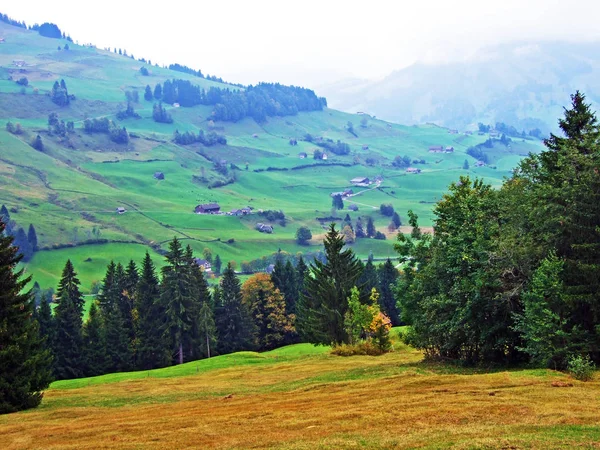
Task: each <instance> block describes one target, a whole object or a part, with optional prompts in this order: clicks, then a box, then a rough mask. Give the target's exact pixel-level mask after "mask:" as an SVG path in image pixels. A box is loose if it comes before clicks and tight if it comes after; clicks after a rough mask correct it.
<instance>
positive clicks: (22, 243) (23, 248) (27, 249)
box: [13, 228, 33, 261]
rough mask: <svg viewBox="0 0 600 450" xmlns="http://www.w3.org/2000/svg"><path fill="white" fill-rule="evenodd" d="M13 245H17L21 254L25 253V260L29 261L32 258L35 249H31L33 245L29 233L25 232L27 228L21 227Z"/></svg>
mask: <svg viewBox="0 0 600 450" xmlns="http://www.w3.org/2000/svg"><path fill="white" fill-rule="evenodd" d="M13 245H14V246H15V247H17V248H18V249H19V252H20V253H21V255H23V261H29V260H30V259H31V255H32V254H33V251H32V250H31V245H30V244H29V241H28V240H27V235H26V234H25V230H23V228H19V229H18V230H17V233H16V235H15V240H14V242H13Z"/></svg>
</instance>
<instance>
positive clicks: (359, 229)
mask: <svg viewBox="0 0 600 450" xmlns="http://www.w3.org/2000/svg"><path fill="white" fill-rule="evenodd" d="M354 234H355V235H356V238H357V239H358V238H364V237H366V236H367V235H366V234H365V229H364V228H363V223H362V219H361V218H360V217H359V218H358V219H356V228H355V230H354Z"/></svg>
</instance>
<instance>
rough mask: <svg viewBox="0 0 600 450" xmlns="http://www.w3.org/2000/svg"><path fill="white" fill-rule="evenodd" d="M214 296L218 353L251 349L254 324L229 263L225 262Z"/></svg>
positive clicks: (238, 282)
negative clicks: (225, 266) (225, 265)
mask: <svg viewBox="0 0 600 450" xmlns="http://www.w3.org/2000/svg"><path fill="white" fill-rule="evenodd" d="M214 298H215V322H216V325H217V333H218V349H219V353H221V354H223V353H231V352H237V351H241V350H251V349H252V348H253V346H254V339H255V333H256V330H255V325H254V322H253V320H252V316H251V314H250V310H249V309H248V306H247V305H246V304H244V302H243V301H242V292H241V287H240V281H239V280H238V278H237V276H236V275H235V272H234V271H233V267H232V266H231V263H229V264H227V268H226V269H225V271H224V272H223V278H222V280H221V284H220V287H219V288H218V289H216V290H215V293H214Z"/></svg>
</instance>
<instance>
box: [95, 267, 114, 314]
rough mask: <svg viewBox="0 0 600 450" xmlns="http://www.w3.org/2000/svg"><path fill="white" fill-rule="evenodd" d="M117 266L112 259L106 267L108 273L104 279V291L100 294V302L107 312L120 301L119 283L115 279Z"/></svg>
mask: <svg viewBox="0 0 600 450" xmlns="http://www.w3.org/2000/svg"><path fill="white" fill-rule="evenodd" d="M116 269H117V266H116V265H115V263H114V261H111V262H110V263H109V264H108V266H107V267H106V275H105V276H104V280H102V291H101V292H100V294H99V295H98V304H99V306H100V309H101V310H102V312H103V313H107V312H108V311H109V310H111V309H112V307H113V306H114V305H116V304H118V302H119V285H118V283H117V282H116V279H115V272H116Z"/></svg>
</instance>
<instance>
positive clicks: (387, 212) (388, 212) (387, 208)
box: [379, 203, 394, 217]
mask: <svg viewBox="0 0 600 450" xmlns="http://www.w3.org/2000/svg"><path fill="white" fill-rule="evenodd" d="M379 212H380V213H381V214H383V215H384V216H387V217H392V216H393V215H394V206H393V205H392V204H391V203H382V204H381V205H380V206H379Z"/></svg>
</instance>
